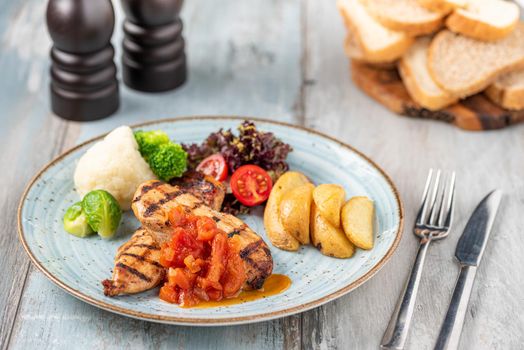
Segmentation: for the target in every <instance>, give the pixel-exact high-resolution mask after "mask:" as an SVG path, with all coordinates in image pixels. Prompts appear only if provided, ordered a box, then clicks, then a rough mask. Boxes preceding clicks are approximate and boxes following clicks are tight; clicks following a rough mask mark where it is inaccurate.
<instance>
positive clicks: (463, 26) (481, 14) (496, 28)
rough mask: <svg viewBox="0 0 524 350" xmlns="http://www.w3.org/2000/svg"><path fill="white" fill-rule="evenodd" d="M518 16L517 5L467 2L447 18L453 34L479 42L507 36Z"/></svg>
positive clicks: (486, 0) (498, 0)
mask: <svg viewBox="0 0 524 350" xmlns="http://www.w3.org/2000/svg"><path fill="white" fill-rule="evenodd" d="M519 16H520V9H519V7H518V5H516V4H515V3H513V2H510V1H506V0H468V1H467V4H466V7H465V8H460V9H457V10H455V11H453V13H452V14H451V15H450V16H449V17H448V18H447V20H446V26H447V27H448V28H449V29H450V30H451V31H453V32H455V33H459V34H462V35H466V36H469V37H471V38H475V39H479V40H488V41H491V40H498V39H502V38H504V37H506V36H508V35H509V34H510V33H511V32H512V31H513V30H514V29H515V26H516V25H517V22H518V21H519Z"/></svg>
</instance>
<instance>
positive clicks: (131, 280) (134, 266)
mask: <svg viewBox="0 0 524 350" xmlns="http://www.w3.org/2000/svg"><path fill="white" fill-rule="evenodd" d="M159 261H160V245H159V244H158V243H157V241H156V239H155V237H154V235H153V234H151V233H150V232H148V231H147V230H145V229H143V228H139V229H138V230H137V231H136V232H135V233H134V234H133V236H132V237H131V239H130V240H129V241H128V242H126V243H124V244H123V245H122V246H121V247H120V248H118V251H117V254H116V257H115V267H114V269H113V276H112V278H111V279H110V280H105V281H103V282H102V285H103V286H104V294H105V295H107V296H115V295H119V294H133V293H139V292H143V291H145V290H148V289H151V288H154V287H156V286H157V285H158V284H159V283H160V282H162V280H163V279H164V275H165V268H164V267H163V266H162V265H160V262H159Z"/></svg>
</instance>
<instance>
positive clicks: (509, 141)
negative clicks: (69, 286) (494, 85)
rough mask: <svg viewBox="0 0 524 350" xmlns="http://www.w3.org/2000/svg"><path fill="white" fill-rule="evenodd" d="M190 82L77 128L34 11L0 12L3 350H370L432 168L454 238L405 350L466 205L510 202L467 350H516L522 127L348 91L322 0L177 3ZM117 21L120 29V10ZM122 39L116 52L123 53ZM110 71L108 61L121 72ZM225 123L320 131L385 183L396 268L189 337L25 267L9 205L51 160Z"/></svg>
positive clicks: (443, 300)
mask: <svg viewBox="0 0 524 350" xmlns="http://www.w3.org/2000/svg"><path fill="white" fill-rule="evenodd" d="M184 6H185V7H184V9H183V13H182V16H183V19H184V23H185V32H184V33H185V37H186V40H187V44H188V48H187V53H188V59H189V65H190V67H189V68H190V71H189V73H190V76H189V81H188V83H187V84H186V85H185V86H184V87H182V88H181V89H179V90H176V91H174V92H170V93H164V94H156V95H152V94H141V93H137V92H133V91H131V90H129V89H127V88H126V87H125V86H123V85H121V91H122V101H121V102H122V107H121V109H120V110H119V111H118V113H117V114H115V115H114V116H112V117H111V118H108V119H105V120H102V121H98V122H91V123H85V124H79V123H69V122H65V121H62V120H60V119H58V118H56V117H55V116H53V115H52V114H51V113H50V112H49V104H48V91H47V88H48V87H47V85H48V76H47V69H48V64H49V62H48V49H49V45H50V42H49V39H48V36H47V34H46V30H45V25H44V11H45V1H43V0H26V1H20V0H13V1H8V0H0V40H1V41H0V42H1V47H0V73H1V77H2V78H1V79H0V107H1V112H0V122H1V124H0V125H1V126H0V139H1V140H2V147H1V150H0V161H1V164H4V171H2V172H0V212H1V213H2V216H1V217H0V232H1V233H0V271H2V283H0V319H1V324H0V343H1V344H2V349H4V348H6V349H7V348H10V349H93V348H96V349H121V348H128V349H143V348H151V349H159V348H162V349H163V348H165V349H173V348H180V349H245V348H250V349H280V348H285V349H310V348H314V349H336V348H338V349H376V348H378V344H379V342H380V338H381V336H382V333H383V330H384V329H385V327H386V324H387V322H388V320H389V316H390V314H391V312H392V309H393V306H394V304H395V302H396V300H397V297H398V294H399V293H400V290H401V288H402V285H403V283H404V280H405V278H406V276H407V273H408V269H409V266H410V265H411V261H412V259H413V257H414V254H415V251H416V248H417V241H416V239H415V238H414V236H412V235H411V232H410V226H411V223H412V222H413V217H414V214H415V211H416V208H417V206H418V201H419V196H420V192H421V187H422V185H423V181H424V178H425V176H426V172H427V169H428V168H429V167H441V168H444V169H454V170H456V171H457V173H458V196H457V212H456V214H457V215H456V222H455V230H454V231H453V232H452V234H451V235H450V237H449V238H447V239H446V240H444V241H442V242H438V243H437V244H434V245H433V246H432V247H431V248H430V251H429V255H428V259H427V263H426V269H425V272H424V276H423V279H422V285H421V290H420V294H419V298H418V301H417V307H416V313H415V319H414V322H413V328H412V332H411V334H410V338H409V340H408V348H409V349H431V348H432V346H433V344H434V341H435V339H436V335H437V332H438V329H439V326H440V322H441V321H442V319H443V317H444V313H445V311H446V308H447V304H448V302H449V298H450V296H451V291H452V288H453V285H454V282H455V278H456V276H457V273H458V267H457V265H456V263H455V262H454V261H453V258H452V257H453V252H454V248H455V244H456V242H457V239H458V236H459V234H460V232H461V230H462V228H463V227H464V225H465V222H466V220H467V218H468V216H469V214H470V213H471V211H472V210H473V208H474V206H475V204H476V202H477V201H478V200H480V198H481V197H482V196H483V195H484V194H485V193H487V192H488V191H489V190H490V189H492V188H495V187H498V188H502V189H503V190H504V191H505V192H506V197H505V198H504V201H503V204H502V208H501V212H500V213H499V216H498V218H497V221H496V224H495V229H494V232H493V234H492V237H491V240H490V242H489V243H488V248H487V250H486V254H485V259H484V261H483V262H482V265H481V267H480V269H479V273H478V275H477V280H476V283H475V287H474V290H473V294H472V297H471V302H470V309H469V312H468V316H467V318H466V323H465V326H464V332H463V336H462V342H461V348H463V349H472V350H473V349H474V350H477V349H522V348H523V347H524V331H523V330H524V315H523V313H524V293H523V292H522V291H523V290H524V264H523V263H522V261H521V260H522V259H521V255H522V254H521V252H522V251H523V250H524V235H523V234H522V232H521V229H520V228H521V226H522V224H523V223H524V221H523V219H522V211H523V209H524V180H523V174H524V156H523V151H522V150H523V149H524V126H516V127H513V128H510V129H506V130H501V131H493V132H486V133H470V132H464V131H461V130H458V129H456V128H453V127H451V126H449V125H446V124H443V123H439V122H432V121H421V120H414V119H408V118H403V117H397V116H395V115H393V114H391V113H390V112H388V111H386V110H385V109H384V108H382V107H381V106H380V105H378V104H376V103H374V102H373V101H372V100H370V99H369V98H368V97H367V96H365V95H364V94H363V93H361V92H360V91H358V90H357V89H356V87H355V86H354V85H353V84H352V83H351V81H350V78H349V68H348V61H347V59H346V58H345V57H344V53H343V49H342V41H343V36H344V30H343V27H342V22H341V20H340V18H339V16H338V13H337V11H336V9H335V6H334V2H332V1H314V0H307V1H306V0H304V1H300V0H286V1H269V0H247V1H234V0H225V1H214V0H192V1H187V2H186V4H185V5H184ZM115 7H116V9H117V23H119V21H120V20H121V19H122V13H121V11H120V7H119V4H118V3H117V2H115ZM121 38H122V33H121V29H120V26H118V27H117V28H116V31H115V35H114V37H113V44H114V45H115V47H117V57H118V55H119V53H120V48H119V46H120V41H121ZM117 62H118V59H117ZM198 114H221V115H227V114H235V115H247V116H258V117H265V118H270V119H276V120H284V121H288V122H293V123H297V124H301V125H305V126H309V127H312V128H315V129H317V130H320V131H323V132H326V133H328V134H330V135H332V136H335V137H338V138H339V139H341V140H343V141H345V142H348V143H349V144H351V145H353V146H355V147H357V148H358V149H360V150H361V151H363V152H364V153H366V154H367V155H369V156H370V157H371V158H373V159H374V160H375V161H377V162H378V163H379V164H381V165H382V166H383V168H384V169H385V170H386V171H387V172H389V173H390V174H391V176H392V178H393V180H394V181H395V183H396V184H397V186H398V188H399V190H400V193H401V196H402V198H403V200H404V205H405V212H406V230H405V236H404V238H403V239H402V242H401V244H400V247H399V249H398V250H397V252H396V254H395V255H394V257H393V258H392V260H391V261H390V263H388V264H387V265H386V266H385V267H384V268H383V269H382V270H381V271H380V272H379V273H378V274H377V275H376V276H375V277H374V278H373V279H372V280H370V281H369V282H367V283H366V284H365V285H363V286H362V287H360V288H358V289H357V290H356V291H354V292H352V293H351V294H349V295H347V296H345V297H342V298H341V299H339V300H337V301H335V302H332V303H330V304H328V305H326V306H323V307H320V308H318V309H315V310H312V311H309V312H306V313H304V314H301V315H297V316H293V317H289V318H285V319H281V320H276V321H272V322H264V323H259V324H253V325H247V326H237V327H219V328H190V327H175V326H167V325H159V324H153V323H148V322H143V321H137V320H132V319H129V318H125V317H121V316H117V315H114V314H111V313H108V312H105V311H102V310H99V309H97V308H95V307H92V306H90V305H87V304H84V303H83V302H80V301H78V300H76V299H74V298H73V297H71V296H69V295H67V294H66V293H65V292H63V291H62V290H60V289H59V288H58V287H56V286H54V285H53V284H52V283H51V282H49V281H48V280H47V279H46V278H45V277H44V276H43V275H42V274H41V273H40V272H38V271H37V270H36V269H35V268H33V267H31V266H30V263H29V260H28V259H27V257H26V256H25V255H24V253H23V250H22V248H21V246H20V244H19V242H18V240H17V238H16V206H17V204H18V199H19V197H20V195H21V193H22V190H23V187H24V186H25V184H26V182H27V181H28V180H29V179H30V178H31V176H32V175H33V174H34V172H35V171H36V170H37V169H38V168H40V167H41V166H42V165H43V164H45V163H46V162H47V161H48V160H50V159H51V158H53V157H54V156H56V155H58V154H59V153H61V152H62V151H64V150H65V149H67V148H68V147H70V146H72V145H74V144H76V143H78V142H80V141H82V140H85V139H86V138H88V137H91V136H94V135H96V134H99V133H102V132H106V131H109V130H111V129H112V128H113V127H115V126H118V125H120V124H127V123H134V122H139V121H145V120H151V119H157V118H163V117H173V116H181V115H198Z"/></svg>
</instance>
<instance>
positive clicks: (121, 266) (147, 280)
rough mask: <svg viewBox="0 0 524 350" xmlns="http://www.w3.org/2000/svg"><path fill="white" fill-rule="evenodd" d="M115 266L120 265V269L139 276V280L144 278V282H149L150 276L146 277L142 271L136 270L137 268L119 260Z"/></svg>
mask: <svg viewBox="0 0 524 350" xmlns="http://www.w3.org/2000/svg"><path fill="white" fill-rule="evenodd" d="M115 266H116V267H120V268H121V269H124V270H126V271H127V272H129V273H131V274H133V275H135V276H136V277H138V278H140V279H141V280H144V281H146V282H151V278H149V277H147V276H146V275H144V274H143V273H142V272H140V271H138V270H137V269H134V268H132V267H131V266H128V265H126V264H124V263H121V262H119V263H116V265H115Z"/></svg>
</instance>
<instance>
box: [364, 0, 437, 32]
mask: <svg viewBox="0 0 524 350" xmlns="http://www.w3.org/2000/svg"><path fill="white" fill-rule="evenodd" d="M361 1H362V3H363V4H365V5H366V8H367V9H368V10H369V12H370V13H371V14H372V15H373V16H374V17H375V18H376V19H377V20H378V21H379V22H380V23H382V24H383V25H384V26H386V27H388V28H389V29H393V30H400V31H403V32H405V33H407V34H408V35H411V36H416V35H424V34H431V33H433V32H435V31H437V30H438V29H439V28H440V27H441V26H442V25H443V22H444V16H445V15H444V14H442V13H438V12H433V11H430V10H428V9H427V8H425V7H423V6H421V5H420V4H419V3H418V0H361Z"/></svg>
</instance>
